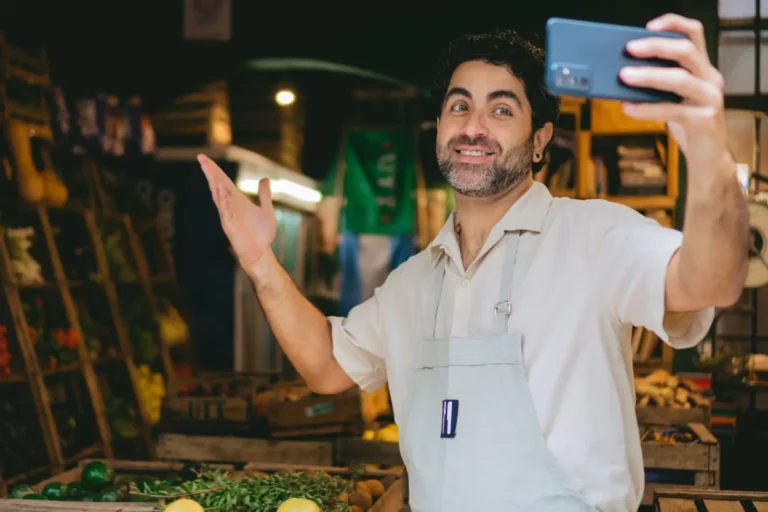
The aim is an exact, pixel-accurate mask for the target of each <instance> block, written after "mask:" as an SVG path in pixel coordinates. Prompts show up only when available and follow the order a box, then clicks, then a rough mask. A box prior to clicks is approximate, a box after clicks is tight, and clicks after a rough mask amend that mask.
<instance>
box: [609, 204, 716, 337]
mask: <svg viewBox="0 0 768 512" xmlns="http://www.w3.org/2000/svg"><path fill="white" fill-rule="evenodd" d="M613 213H614V215H612V222H611V223H610V224H609V225H608V226H607V227H606V228H605V229H603V233H602V236H601V237H600V239H599V240H598V241H597V243H598V244H599V245H598V246H599V250H598V260H597V261H598V267H597V272H598V273H599V275H600V276H601V289H602V291H603V293H604V300H605V303H606V304H607V307H608V308H609V309H611V310H612V312H613V314H614V315H615V317H616V318H618V320H619V321H620V322H622V323H627V324H631V325H635V326H640V327H645V328H646V329H650V330H651V331H653V332H654V333H655V334H656V335H657V336H659V338H661V339H662V340H664V342H666V343H668V344H669V345H671V346H672V347H675V348H690V347H693V346H695V345H696V344H697V343H699V342H700V341H701V340H702V339H703V338H704V336H705V335H706V334H707V332H708V331H709V328H710V326H711V325H712V321H713V319H714V316H715V309H714V308H705V309H702V310H699V311H693V312H686V313H671V312H667V311H666V310H665V291H666V279H667V268H668V267H669V262H670V260H671V259H672V256H673V255H674V254H675V252H676V251H677V250H678V249H679V248H680V245H681V244H682V240H683V234H682V233H681V232H680V231H677V230H674V229H670V228H665V227H663V226H661V225H660V224H659V223H658V222H656V221H655V220H653V219H649V218H647V217H645V216H643V215H641V214H639V213H638V212H636V211H634V210H631V209H629V208H626V207H621V211H619V210H617V211H616V212H613Z"/></svg>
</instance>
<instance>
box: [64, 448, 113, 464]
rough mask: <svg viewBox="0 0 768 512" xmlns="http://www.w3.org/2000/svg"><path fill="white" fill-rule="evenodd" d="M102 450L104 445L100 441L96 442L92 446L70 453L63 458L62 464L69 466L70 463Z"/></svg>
mask: <svg viewBox="0 0 768 512" xmlns="http://www.w3.org/2000/svg"><path fill="white" fill-rule="evenodd" d="M103 452H104V445H102V444H101V443H96V444H94V445H92V446H89V447H88V448H85V449H83V450H80V451H79V452H77V453H76V454H74V455H72V456H71V457H68V458H66V459H64V466H71V465H72V464H74V463H76V462H78V461H81V460H83V459H87V458H88V457H92V456H94V455H96V454H97V453H103ZM107 458H109V457H107Z"/></svg>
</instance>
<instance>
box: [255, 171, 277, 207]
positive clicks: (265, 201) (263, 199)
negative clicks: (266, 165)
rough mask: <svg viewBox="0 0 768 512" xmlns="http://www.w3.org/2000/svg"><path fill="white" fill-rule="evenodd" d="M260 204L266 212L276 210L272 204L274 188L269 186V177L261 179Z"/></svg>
mask: <svg viewBox="0 0 768 512" xmlns="http://www.w3.org/2000/svg"><path fill="white" fill-rule="evenodd" d="M259 206H261V207H262V208H264V211H266V212H274V211H275V208H274V206H273V205H272V189H271V188H270V186H269V178H262V179H261V180H259Z"/></svg>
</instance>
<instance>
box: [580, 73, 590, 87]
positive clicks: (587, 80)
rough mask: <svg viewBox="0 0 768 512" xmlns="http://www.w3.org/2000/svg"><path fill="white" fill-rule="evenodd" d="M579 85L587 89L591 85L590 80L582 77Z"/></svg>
mask: <svg viewBox="0 0 768 512" xmlns="http://www.w3.org/2000/svg"><path fill="white" fill-rule="evenodd" d="M579 84H581V86H582V87H586V86H588V85H589V79H588V78H587V77H585V76H583V77H581V79H580V80H579Z"/></svg>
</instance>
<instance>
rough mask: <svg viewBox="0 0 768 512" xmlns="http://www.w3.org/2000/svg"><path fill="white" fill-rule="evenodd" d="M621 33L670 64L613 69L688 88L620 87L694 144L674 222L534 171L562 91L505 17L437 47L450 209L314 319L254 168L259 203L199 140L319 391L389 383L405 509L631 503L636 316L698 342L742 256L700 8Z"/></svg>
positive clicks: (269, 299)
mask: <svg viewBox="0 0 768 512" xmlns="http://www.w3.org/2000/svg"><path fill="white" fill-rule="evenodd" d="M648 28H649V29H650V30H654V31H659V30H666V31H674V32H680V33H683V34H685V35H686V36H687V39H680V40H675V39H665V38H647V39H643V40H637V41H634V42H632V43H630V44H629V45H628V47H627V50H628V51H629V52H630V53H632V54H633V55H635V56H637V57H660V58H666V59H673V60H676V61H678V62H679V63H680V65H681V67H680V68H676V69H674V68H671V69H654V68H642V67H640V68H628V69H624V70H622V72H621V79H622V80H623V81H625V82H626V83H628V84H630V85H633V86H639V87H653V88H657V89H662V90H667V91H672V92H675V93H677V94H679V95H680V96H682V97H683V98H684V101H683V102H682V103H681V104H674V105H672V104H639V105H624V107H623V108H624V111H625V112H626V113H627V114H628V115H630V116H632V117H635V118H639V119H657V120H662V121H665V122H667V123H668V124H669V129H670V131H671V133H672V135H673V136H674V137H675V138H676V140H677V141H678V143H679V146H680V148H681V149H682V151H683V152H684V153H685V156H686V158H687V161H688V169H689V175H688V194H687V206H686V215H685V226H684V229H683V233H682V234H681V233H680V232H678V231H674V230H670V229H666V228H662V227H661V226H660V225H658V224H657V223H655V221H652V220H649V219H646V218H645V217H643V216H642V215H640V214H639V213H637V212H635V211H633V210H630V209H629V208H626V207H624V206H621V205H617V204H613V203H609V202H605V201H600V200H591V201H577V200H571V199H554V198H552V196H551V195H550V194H549V192H548V191H547V189H546V188H545V187H544V186H543V185H541V184H539V183H534V182H533V180H532V171H533V170H537V169H538V168H540V166H541V162H542V158H543V155H544V150H545V147H546V146H547V144H548V142H549V141H550V138H551V137H552V123H553V122H554V121H555V119H556V116H557V113H558V102H557V100H556V99H555V98H553V97H551V96H550V95H549V94H548V93H547V92H546V90H545V89H544V86H543V82H542V81H543V76H544V69H543V54H542V52H541V51H540V50H538V49H536V48H534V47H532V46H531V45H530V44H528V43H526V42H525V41H522V40H521V39H519V38H517V37H516V36H514V34H510V33H505V32H501V33H496V34H492V35H487V36H478V37H468V38H465V39H463V40H461V41H459V42H457V43H455V44H454V45H453V46H451V48H450V51H449V52H448V55H447V57H446V60H445V75H444V77H443V81H442V89H443V92H444V94H443V96H442V98H443V103H442V107H441V112H440V114H439V116H438V133H437V158H438V161H439V164H440V169H441V170H442V173H443V174H444V175H445V177H446V179H447V180H448V183H449V184H450V185H451V187H452V188H453V189H454V192H455V196H456V212H455V213H454V214H452V215H451V217H450V218H449V220H448V221H447V222H446V224H445V226H444V228H443V230H442V231H441V232H440V233H439V234H438V236H437V237H436V238H435V240H434V241H433V242H432V243H431V244H430V246H429V247H428V248H427V249H426V250H424V251H423V252H421V253H420V254H418V255H417V256H415V257H413V258H411V259H410V260H409V261H408V262H406V263H405V264H403V265H401V266H400V267H399V268H397V269H396V270H395V271H394V272H392V274H391V275H390V276H389V277H388V279H387V281H386V283H385V284H384V285H383V286H382V287H381V288H379V289H378V290H377V291H376V293H375V295H374V297H372V298H371V299H370V300H368V301H366V302H365V303H363V304H361V305H359V306H357V307H356V308H354V309H353V310H352V311H351V312H350V314H349V316H348V318H346V319H344V318H330V319H328V318H325V317H324V316H323V315H322V314H321V313H320V312H319V311H317V310H316V309H315V308H314V307H313V306H312V305H311V304H310V303H309V302H308V301H307V300H306V299H305V298H304V297H302V295H301V294H300V292H299V291H298V290H297V289H296V287H295V286H294V285H293V284H292V283H291V281H290V279H289V277H288V275H287V274H286V272H285V271H284V270H283V269H282V268H281V267H280V265H279V264H278V263H277V261H276V259H275V256H274V254H272V252H271V250H270V243H271V242H272V240H273V239H274V237H275V219H274V212H273V209H272V204H271V200H270V192H269V185H268V183H267V182H263V183H261V186H260V192H259V196H260V199H261V206H260V207H257V206H255V205H253V204H252V203H251V202H250V201H249V200H248V199H247V198H246V197H245V196H243V195H242V194H241V193H240V192H238V191H237V190H236V188H235V187H234V186H233V184H232V182H231V181H229V180H228V179H227V178H226V177H225V175H224V174H223V173H222V172H221V171H220V170H219V169H218V168H217V167H216V165H215V164H214V163H213V162H211V161H210V160H209V159H207V158H205V157H203V156H201V157H200V162H201V164H202V167H203V171H204V172H205V174H206V176H207V178H208V180H209V183H210V186H211V191H212V193H213V198H214V201H215V202H216V204H217V206H218V208H219V211H220V213H221V220H222V225H223V227H224V230H225V232H226V233H227V235H228V237H229V239H230V241H231V243H232V246H233V248H234V250H235V252H236V254H237V255H238V258H239V262H240V264H241V265H242V266H243V268H244V269H245V270H246V271H247V272H248V273H249V275H250V276H251V278H252V279H253V283H254V286H255V288H256V291H257V293H258V296H259V299H260V300H261V303H262V306H263V308H264V310H265V312H266V315H267V318H268V320H269V322H270V325H271V327H272V329H273V330H274V332H275V335H276V336H277V339H278V340H279V342H280V344H281V346H282V348H283V350H284V351H285V353H286V354H287V356H288V357H289V358H290V360H291V361H292V362H293V364H294V365H295V367H296V369H297V370H298V371H299V373H300V374H301V375H302V376H303V377H304V379H306V382H307V384H308V385H309V386H310V388H312V389H313V390H314V391H315V392H318V393H337V392H341V391H343V390H345V389H348V388H349V387H351V386H353V385H354V384H357V385H359V386H360V387H362V388H363V389H365V390H368V391H372V390H375V389H377V388H378V387H380V386H381V385H383V384H384V383H386V382H388V383H389V387H390V392H391V396H392V403H393V407H394V413H395V419H396V421H397V423H398V425H399V426H400V432H401V452H402V455H403V458H404V461H405V463H406V466H407V468H408V476H409V479H410V503H411V507H412V509H413V510H414V511H418V512H436V511H468V510H505V511H537V512H541V511H558V512H569V511H587V510H601V511H628V510H636V509H637V508H638V506H639V503H640V500H641V496H642V491H643V480H644V478H643V476H644V475H643V462H642V454H641V451H640V440H639V433H638V427H637V421H636V417H635V414H634V391H633V378H632V358H631V354H630V350H631V349H630V343H629V338H630V331H631V327H632V326H633V325H638V326H644V327H646V328H648V329H651V330H652V331H654V332H655V333H657V334H658V335H659V336H660V337H661V338H662V339H663V340H664V341H666V342H667V343H669V344H670V345H672V346H673V347H677V348H684V347H691V346H693V345H695V344H696V343H697V342H698V341H699V340H700V339H701V338H702V337H703V335H704V334H705V332H706V331H707V329H708V327H709V325H710V324H711V322H712V318H713V308H714V307H717V306H727V305H730V304H732V303H734V302H735V301H736V300H737V299H738V297H739V295H740V293H741V289H742V284H743V282H744V279H745V274H746V264H747V261H746V255H747V210H746V204H745V199H744V197H743V195H742V193H741V191H740V189H739V185H738V183H737V179H736V172H735V165H734V162H733V161H732V159H731V156H730V154H729V151H728V148H727V144H726V133H725V125H724V112H723V81H722V77H721V75H720V74H719V73H718V71H717V70H716V69H715V68H714V67H713V66H712V64H711V63H710V62H709V59H708V57H707V53H706V48H705V41H704V35H703V30H702V27H701V24H700V23H699V22H697V21H695V20H690V19H686V18H683V17H680V16H677V15H665V16H662V17H660V18H658V19H655V20H653V21H651V22H650V23H648Z"/></svg>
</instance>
